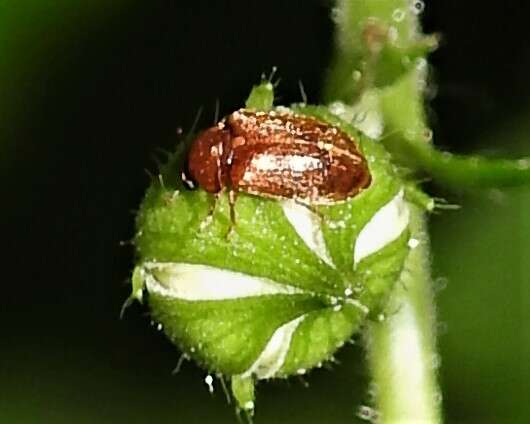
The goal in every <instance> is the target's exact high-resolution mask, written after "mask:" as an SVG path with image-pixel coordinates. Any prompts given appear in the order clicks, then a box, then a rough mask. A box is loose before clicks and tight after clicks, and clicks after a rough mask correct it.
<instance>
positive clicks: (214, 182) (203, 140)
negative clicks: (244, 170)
mask: <svg viewBox="0 0 530 424" xmlns="http://www.w3.org/2000/svg"><path fill="white" fill-rule="evenodd" d="M229 141H230V132H229V131H228V130H227V129H224V128H222V127H219V126H215V127H212V128H209V129H207V130H206V131H204V132H202V133H201V134H199V136H198V137H197V138H196V139H195V140H194V141H193V143H192V145H191V149H190V153H189V156H188V169H189V172H190V175H191V177H192V178H193V179H194V180H195V181H196V182H197V183H198V185H199V186H200V187H201V188H203V189H204V190H206V191H208V192H210V193H217V192H219V191H220V190H221V189H222V188H223V178H222V177H223V175H224V172H223V171H224V170H223V169H222V161H221V159H222V155H223V149H224V148H225V146H227V145H228V143H229Z"/></svg>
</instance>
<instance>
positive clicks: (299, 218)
mask: <svg viewBox="0 0 530 424" xmlns="http://www.w3.org/2000/svg"><path fill="white" fill-rule="evenodd" d="M280 204H281V206H282V209H283V213H284V214H285V217H286V218H287V220H288V221H289V223H290V224H291V225H292V226H293V228H294V230H295V231H296V233H297V234H298V235H299V236H300V238H301V239H302V240H303V241H304V243H305V244H306V245H307V247H309V248H310V249H311V250H312V251H313V252H314V253H315V254H316V255H317V256H318V257H319V258H320V259H322V260H323V261H324V262H326V263H327V264H328V265H331V266H334V265H333V261H332V260H331V258H330V256H329V253H328V249H327V247H326V242H325V241H324V235H323V234H322V230H321V229H320V217H319V216H318V215H316V214H315V213H313V212H311V211H310V210H309V208H308V207H306V206H304V205H300V204H299V203H296V202H295V201H294V200H291V199H287V200H283V201H281V202H280Z"/></svg>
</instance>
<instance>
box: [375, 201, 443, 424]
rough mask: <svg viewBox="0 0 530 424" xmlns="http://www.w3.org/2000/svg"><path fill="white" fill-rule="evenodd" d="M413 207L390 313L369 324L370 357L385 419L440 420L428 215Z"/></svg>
mask: <svg viewBox="0 0 530 424" xmlns="http://www.w3.org/2000/svg"><path fill="white" fill-rule="evenodd" d="M410 208H411V231H412V240H414V244H415V245H416V243H417V245H416V247H415V248H414V249H412V251H411V252H410V254H409V256H408V258H407V260H406V262H405V268H404V270H403V273H402V276H401V281H400V284H398V285H397V286H396V288H395V290H394V293H393V295H392V298H391V300H390V303H389V305H388V308H387V318H386V319H385V320H384V321H383V322H380V323H378V322H377V323H372V324H370V325H369V328H368V331H367V333H366V345H367V349H368V360H369V365H370V368H371V371H372V378H373V388H374V392H375V395H376V399H377V408H378V416H379V422H380V423H405V422H418V423H419V422H421V423H438V422H441V416H440V415H441V414H440V404H441V394H440V391H439V389H438V386H437V383H436V369H437V367H438V364H439V357H438V354H437V353H436V337H435V334H436V333H435V325H436V319H435V307H434V302H433V293H432V288H431V284H430V273H429V268H430V263H429V237H428V234H427V223H426V219H425V216H424V215H425V214H424V213H423V212H422V211H421V210H419V209H418V208H417V207H415V206H412V205H411V206H410Z"/></svg>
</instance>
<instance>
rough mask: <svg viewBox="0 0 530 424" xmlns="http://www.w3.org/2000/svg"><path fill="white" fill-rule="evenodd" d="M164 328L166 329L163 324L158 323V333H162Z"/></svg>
mask: <svg viewBox="0 0 530 424" xmlns="http://www.w3.org/2000/svg"><path fill="white" fill-rule="evenodd" d="M163 328H164V326H163V325H162V324H161V323H158V325H157V326H156V329H157V330H158V331H162V329H163Z"/></svg>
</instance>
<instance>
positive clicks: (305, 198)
mask: <svg viewBox="0 0 530 424" xmlns="http://www.w3.org/2000/svg"><path fill="white" fill-rule="evenodd" d="M188 159H189V160H188V167H189V171H190V174H191V176H192V178H193V179H194V180H195V181H196V182H197V183H198V184H199V186H200V187H202V188H203V189H204V190H206V191H208V192H210V193H217V192H219V191H221V190H222V189H224V188H225V187H226V188H228V189H230V190H233V191H236V192H239V191H242V192H246V193H250V194H253V195H257V196H263V197H272V198H289V199H296V200H297V201H299V202H301V203H305V204H308V205H318V204H331V203H335V202H340V201H343V200H346V199H347V198H349V197H352V196H354V195H356V194H357V193H358V192H359V191H361V190H362V189H364V188H366V187H368V185H369V184H370V181H371V176H370V172H369V170H368V166H367V163H366V160H365V158H364V156H363V155H362V154H361V153H360V152H359V150H358V149H357V146H356V145H355V142H354V141H353V140H352V139H351V138H350V137H349V136H348V135H347V134H345V133H343V132H342V131H341V130H339V129H338V128H336V127H333V126H331V125H329V124H327V123H324V122H322V121H319V120H317V119H315V118H312V117H307V116H301V115H295V114H292V113H285V112H275V111H271V112H253V111H248V110H244V109H242V110H239V111H236V112H234V113H232V114H231V115H229V116H228V117H227V118H225V119H224V120H223V121H221V122H220V123H219V124H217V125H216V126H215V127H212V128H209V129H207V130H206V131H204V132H203V133H202V134H200V135H199V136H198V137H197V139H195V141H194V142H193V144H192V147H191V150H190V153H189V158H188Z"/></svg>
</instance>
